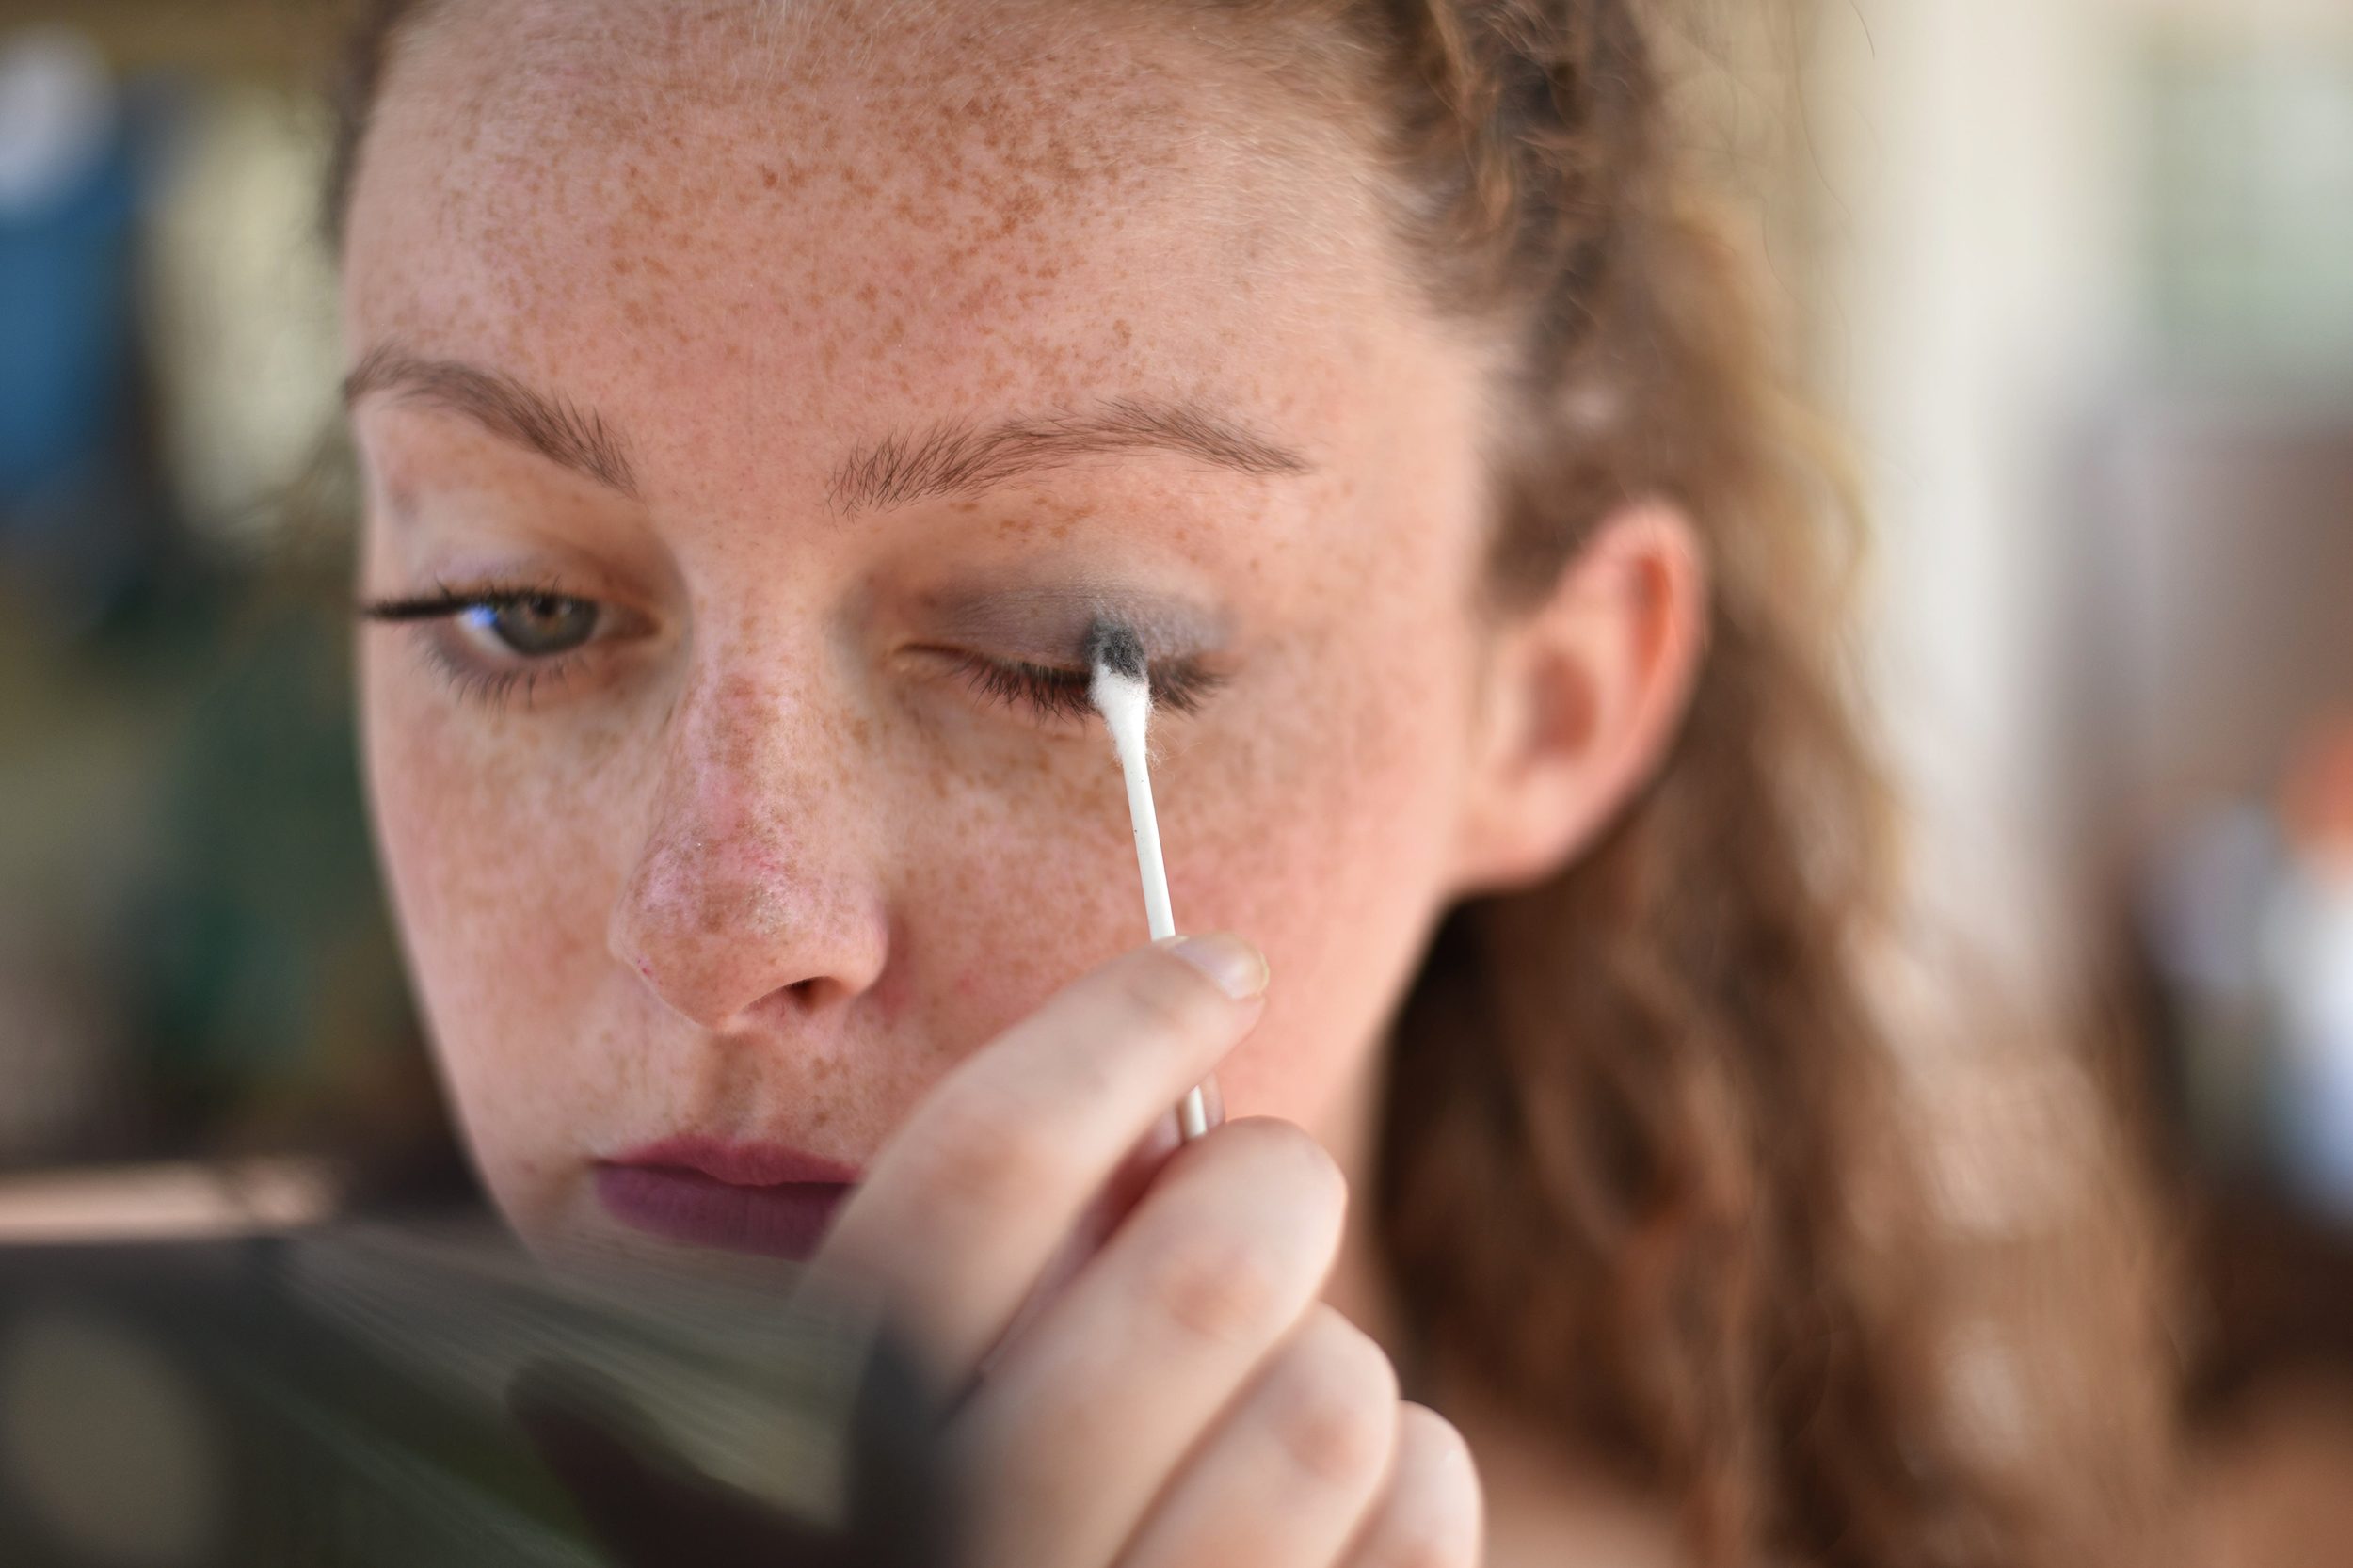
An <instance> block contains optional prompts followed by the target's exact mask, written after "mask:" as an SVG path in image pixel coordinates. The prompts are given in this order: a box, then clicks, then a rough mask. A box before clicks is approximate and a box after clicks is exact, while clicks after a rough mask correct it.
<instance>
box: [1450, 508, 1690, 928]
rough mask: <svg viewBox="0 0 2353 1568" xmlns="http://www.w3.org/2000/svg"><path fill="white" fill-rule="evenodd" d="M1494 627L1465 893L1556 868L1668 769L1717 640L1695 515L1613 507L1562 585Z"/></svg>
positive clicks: (1467, 827)
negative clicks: (1709, 642)
mask: <svg viewBox="0 0 2353 1568" xmlns="http://www.w3.org/2000/svg"><path fill="white" fill-rule="evenodd" d="M1493 635H1494V641H1493V642H1492V644H1491V645H1490V647H1489V648H1488V658H1487V660H1486V662H1485V665H1484V668H1483V670H1482V672H1481V692H1480V694H1479V696H1480V710H1479V712H1480V722H1479V727H1478V731H1477V736H1478V738H1477V742H1476V744H1475V745H1474V747H1473V751H1472V762H1471V770H1470V776H1469V778H1468V780H1467V793H1466V798H1465V809H1464V815H1463V821H1462V833H1461V841H1460V845H1459V848H1458V851H1457V856H1456V874H1455V884H1456V891H1457V892H1458V893H1460V894H1470V893H1481V892H1498V891H1503V890H1506V889H1509V888H1518V887H1526V886H1529V885H1530V884H1532V883H1536V882H1540V881H1542V880H1543V879H1544V878H1545V877H1547V876H1550V875H1551V874H1552V873H1553V872H1556V871H1558V870H1559V869H1560V868H1561V866H1562V865H1563V864H1565V863H1566V862H1567V861H1568V859H1569V857H1570V856H1573V855H1574V854H1576V853H1577V850H1578V849H1579V848H1580V847H1582V846H1583V845H1584V844H1586V843H1587V842H1589V841H1591V840H1593V838H1594V837H1596V836H1597V835H1598V834H1599V833H1600V832H1601V830H1602V828H1603V827H1604V826H1605V825H1606V824H1608V823H1609V819H1610V818H1611V817H1613V816H1614V815H1616V813H1617V811H1618V809H1619V808H1621V807H1623V806H1624V805H1625V802H1626V801H1627V800H1628V799H1629V798H1630V797H1631V796H1632V795H1633V794H1634V793H1635V792H1637V791H1639V790H1640V789H1641V787H1642V785H1643V784H1644V783H1645V782H1647V781H1648V780H1649V778H1650V776H1651V775H1652V774H1653V773H1654V772H1655V771H1656V770H1657V767H1658V764H1659V760H1660V759H1661V758H1662V757H1663V756H1664V755H1665V753H1666V751H1667V748H1668V746H1669V745H1670V744H1672V743H1673V739H1674V736H1675V732H1676V730H1677V729H1678V728H1680V726H1681V723H1682V719H1683V712H1684V708H1685V705H1686V704H1687V703H1688V702H1689V699H1690V695H1691V687H1692V684H1693V681H1694V680H1695V679H1696V677H1697V674H1698V671H1699V665H1700V660H1701V657H1702V655H1703V653H1704V652H1705V644H1706V636H1707V584H1706V570H1705V564H1704V562H1703V559H1702V556H1701V552H1700V547H1699V539H1698V536H1697V534H1696V533H1695V532H1694V530H1693V529H1692V527H1691V524H1690V521H1689V519H1687V518H1686V517H1685V516H1684V515H1683V513H1682V512H1681V511H1680V510H1678V509H1677V508H1675V507H1673V506H1671V505H1668V504H1665V503H1663V502H1644V503H1641V504H1635V505H1630V506H1627V507H1625V508H1624V509H1623V510H1621V511H1618V512H1615V513H1612V514H1611V515H1610V516H1609V518H1608V519H1607V520H1604V522H1603V523H1602V525H1601V527H1600V528H1599V529H1598V530H1596V531H1595V533H1594V535H1593V538H1592V539H1591V540H1590V541H1588V542H1587V544H1586V545H1585V547H1584V548H1583V549H1582V550H1580V551H1578V552H1577V555H1576V556H1575V557H1574V558H1573V559H1571V560H1570V562H1569V563H1568V565H1567V566H1566V567H1564V568H1562V569H1561V577H1560V579H1559V581H1558V582H1556V583H1554V584H1553V585H1552V588H1551V591H1550V592H1549V593H1548V594H1546V595H1545V598H1544V599H1543V600H1541V601H1540V602H1539V603H1537V604H1536V606H1535V607H1534V608H1533V609H1532V610H1527V611H1521V612H1517V613H1515V614H1514V615H1513V616H1512V617H1511V618H1510V619H1509V620H1508V621H1507V622H1506V623H1504V624H1503V625H1501V626H1500V627H1499V628H1497V631H1496V632H1494V634H1493Z"/></svg>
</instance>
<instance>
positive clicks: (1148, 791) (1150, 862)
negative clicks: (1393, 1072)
mask: <svg viewBox="0 0 2353 1568" xmlns="http://www.w3.org/2000/svg"><path fill="white" fill-rule="evenodd" d="M1088 642H1089V646H1088V650H1087V651H1088V654H1089V656H1090V657H1091V658H1092V660H1093V662H1094V664H1095V675H1094V679H1093V680H1091V681H1090V682H1089V684H1088V688H1087V695H1088V696H1091V697H1092V698H1093V699H1094V701H1095V706H1096V711H1097V712H1100V713H1101V714H1102V715H1103V722H1104V724H1105V725H1106V726H1107V727H1109V728H1110V729H1111V732H1112V747H1113V748H1114V749H1115V750H1117V752H1118V753H1119V771H1120V774H1121V775H1122V776H1124V777H1125V778H1126V779H1127V781H1128V824H1129V825H1130V826H1131V827H1133V828H1134V829H1135V836H1136V872H1137V873H1138V874H1139V875H1140V876H1141V877H1142V878H1143V879H1144V923H1145V924H1146V925H1147V926H1149V927H1150V928H1151V932H1152V939H1153V940H1154V941H1156V942H1157V941H1159V940H1160V939H1161V938H1162V937H1166V936H1176V935H1177V917H1176V915H1175V913H1174V912H1173V911H1172V910H1171V909H1170V908H1169V903H1168V867H1167V865H1166V863H1165V862H1163V861H1162V860H1161V858H1160V815H1159V813H1158V812H1156V811H1154V810H1153V808H1152V762H1151V757H1150V754H1149V752H1148V751H1147V750H1146V748H1145V745H1144V741H1145V738H1146V735H1147V733H1148V731H1149V730H1150V728H1151V722H1152V685H1151V680H1150V678H1149V676H1148V675H1147V674H1146V673H1145V667H1144V644H1143V642H1142V641H1141V639H1139V638H1138V637H1137V636H1136V634H1135V632H1133V631H1131V630H1130V629H1128V627H1125V626H1120V625H1116V624H1110V623H1107V624H1104V625H1099V626H1097V627H1096V629H1095V633H1094V635H1093V636H1092V637H1091V638H1089V639H1088ZM1207 1131H1209V1106H1208V1104H1207V1102H1206V1101H1205V1100H1204V1099H1203V1097H1202V1094H1201V1090H1200V1087H1199V1086H1198V1085H1195V1086H1194V1087H1193V1088H1192V1089H1190V1090H1188V1091H1186V1094H1185V1098H1184V1103H1183V1104H1182V1105H1180V1106H1178V1107H1177V1133H1178V1135H1179V1136H1180V1137H1182V1138H1183V1139H1184V1140H1185V1141H1186V1142H1187V1143H1190V1142H1192V1141H1193V1139H1195V1138H1198V1137H1200V1136H1201V1135H1202V1134H1203V1133H1205V1132H1207Z"/></svg>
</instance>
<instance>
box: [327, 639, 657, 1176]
mask: <svg viewBox="0 0 2353 1568" xmlns="http://www.w3.org/2000/svg"><path fill="white" fill-rule="evenodd" d="M367 636H368V637H369V639H370V643H369V646H368V647H367V648H365V650H364V651H363V654H362V660H361V680H362V686H361V696H362V712H363V724H364V737H365V749H366V762H367V774H368V784H369V791H370V794H371V797H372V804H373V808H374V814H375V819H376V836H377V841H378V844H379V847H380V851H381V855H382V858H383V862H384V869H385V873H386V877H387V880H388V882H389V884H390V886H391V891H392V904H393V908H394V914H395V917H396V920H397V923H398V925H399V929H400V933H401V938H402V942H403V945H404V947H405V949H406V952H407V954H408V964H409V968H410V971H411V975H412V978H413V980H414V982H415V988H416V991H417V995H418V1000H419V1002H420V1004H421V1006H422V1007H423V1009H424V1015H425V1017H426V1020H427V1023H428V1025H429V1031H430V1033H431V1036H432V1039H433V1042H434V1047H435V1051H436V1055H437V1057H438V1059H439V1062H440V1067H441V1071H442V1074H443V1076H444V1078H445V1080H446V1081H447V1083H448V1085H449V1088H450V1090H451V1093H452V1096H453V1098H454V1099H455V1101H456V1111H457V1112H458V1115H459V1119H460V1120H461V1121H462V1123H463V1124H464V1127H465V1131H466V1134H467V1141H468V1144H469V1145H470V1146H471V1147H472V1150H473V1152H474V1155H475V1158H476V1160H477V1161H478V1162H479V1164H480V1166H481V1168H482V1171H483V1175H484V1176H485V1178H486V1179H487V1180H488V1182H489V1184H490V1186H491V1188H492V1191H493V1192H494V1194H495V1195H496V1196H497V1197H498V1199H499V1201H500V1203H501V1204H502V1206H503V1207H504V1208H507V1209H508V1211H509V1212H510V1213H511V1214H515V1215H517V1216H518V1217H519V1218H526V1219H527V1218H528V1217H529V1215H530V1211H531V1210H532V1208H534V1207H535V1205H536V1203H537V1201H538V1199H539V1193H538V1188H539V1187H540V1186H541V1185H542V1184H544V1183H548V1182H552V1181H553V1180H555V1179H556V1177H557V1174H558V1173H557V1171H556V1168H555V1163H554V1162H553V1161H552V1160H550V1159H547V1158H545V1156H544V1155H543V1152H542V1151H545V1150H548V1149H551V1148H552V1147H553V1146H554V1145H555V1144H558V1143H560V1141H561V1138H562V1130H563V1128H566V1127H568V1126H575V1125H579V1124H580V1123H581V1122H582V1121H583V1120H584V1118H585V1115H586V1109H587V1102H588V1100H589V1099H590V1098H591V1097H592V1096H590V1095H589V1091H588V1080H589V1079H591V1078H592V1077H594V1076H595V1075H593V1074H590V1073H584V1072H583V1071H582V1070H580V1069H581V1064H583V1063H584V1062H588V1061H603V1062H613V1061H616V1060H625V1058H621V1057H618V1056H617V1055H616V1052H614V1051H611V1050H604V1049H600V1048H599V1047H598V1045H597V1041H598V1039H599V1038H600V1035H602V1034H609V1033H610V1032H611V1030H612V1028H613V1019H612V1017H611V1016H609V1014H607V1013H606V1012H605V1010H604V1009H603V1008H602V1007H601V1006H600V986H601V985H603V984H605V983H606V982H605V979H604V976H605V974H606V971H608V970H609V969H610V968H612V965H611V961H610V959H609V957H608V955H607V952H606V944H605V922H606V915H607V911H608V910H609V908H610V904H611V889H610V887H609V880H610V872H609V870H608V869H607V868H606V867H605V866H604V864H603V863H602V861H601V860H600V857H599V856H596V855H595V854H593V853H588V851H590V850H591V848H592V846H593V845H594V843H595V841H596V840H597V837H598V824H599V823H600V821H602V820H604V819H605V817H606V815H607V814H606V813H605V812H604V811H603V810H602V809H601V800H600V794H601V792H602V791H604V790H606V789H608V788H609V787H610V784H609V779H610V775H609V774H605V775H601V776H600V774H599V773H598V772H597V771H596V770H593V769H586V770H584V769H580V768H576V767H574V766H571V765H570V763H569V761H568V760H565V759H560V758H555V757H551V756H549V755H548V754H547V753H546V751H545V750H544V748H540V747H535V746H526V745H524V744H519V741H518V739H517V737H515V736H513V735H510V734H504V733H503V732H502V729H501V727H500V725H499V724H498V723H497V722H495V721H494V722H492V723H489V724H487V725H486V724H484V723H483V722H482V720H481V719H480V717H479V716H477V715H472V714H470V713H467V712H462V711H460V710H458V709H456V707H455V706H454V705H453V704H452V702H451V700H450V699H449V698H448V697H447V696H445V695H444V694H442V693H441V692H440V691H439V689H438V688H437V687H436V686H435V684H434V678H433V677H431V676H430V675H429V674H428V673H426V672H425V671H424V669H422V668H421V667H420V662H419V661H418V660H417V659H416V658H415V657H414V656H413V654H412V651H411V650H410V649H408V648H402V647H400V646H398V645H397V643H396V641H395V639H394V638H392V637H388V636H384V635H383V634H382V633H381V632H378V631H371V632H368V633H367ZM606 1093H609V1091H606ZM596 1097H601V1096H596Z"/></svg>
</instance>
